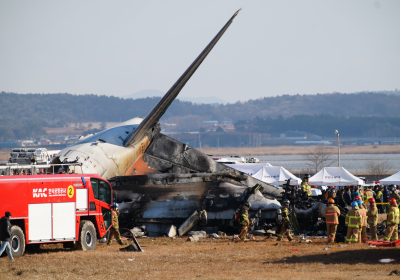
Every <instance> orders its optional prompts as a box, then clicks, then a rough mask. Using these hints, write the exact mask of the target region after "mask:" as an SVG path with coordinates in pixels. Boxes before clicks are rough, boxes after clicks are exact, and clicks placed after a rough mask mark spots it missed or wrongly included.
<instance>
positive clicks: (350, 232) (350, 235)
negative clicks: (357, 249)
mask: <svg viewBox="0 0 400 280" xmlns="http://www.w3.org/2000/svg"><path fill="white" fill-rule="evenodd" d="M351 207H352V209H351V210H350V211H349V212H347V215H346V226H347V236H346V243H356V242H358V230H359V228H361V227H362V221H361V214H360V211H359V208H358V203H357V202H356V201H353V202H352V203H351Z"/></svg>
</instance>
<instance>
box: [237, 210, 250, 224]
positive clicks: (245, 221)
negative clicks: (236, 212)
mask: <svg viewBox="0 0 400 280" xmlns="http://www.w3.org/2000/svg"><path fill="white" fill-rule="evenodd" d="M239 224H240V225H242V226H247V225H248V224H249V216H248V215H247V214H245V213H241V214H240V222H239Z"/></svg>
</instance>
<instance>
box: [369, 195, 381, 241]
mask: <svg viewBox="0 0 400 280" xmlns="http://www.w3.org/2000/svg"><path fill="white" fill-rule="evenodd" d="M368 202H369V210H368V212H367V217H368V220H367V222H368V224H369V231H370V233H371V240H378V236H377V235H376V226H377V224H378V208H377V207H376V204H375V199H374V198H373V197H371V198H370V199H368Z"/></svg>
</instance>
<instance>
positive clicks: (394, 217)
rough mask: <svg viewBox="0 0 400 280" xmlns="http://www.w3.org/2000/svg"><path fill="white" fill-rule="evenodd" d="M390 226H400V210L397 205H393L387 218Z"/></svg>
mask: <svg viewBox="0 0 400 280" xmlns="http://www.w3.org/2000/svg"><path fill="white" fill-rule="evenodd" d="M387 224H388V225H398V224H399V208H398V207H397V205H392V206H390V208H389V214H388V217H387Z"/></svg>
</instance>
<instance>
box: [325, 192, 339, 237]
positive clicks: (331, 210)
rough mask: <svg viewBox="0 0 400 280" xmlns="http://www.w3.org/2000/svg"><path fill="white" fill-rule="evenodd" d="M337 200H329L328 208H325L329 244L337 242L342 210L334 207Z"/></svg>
mask: <svg viewBox="0 0 400 280" xmlns="http://www.w3.org/2000/svg"><path fill="white" fill-rule="evenodd" d="M334 203H335V200H334V199H333V198H329V199H328V206H327V207H326V208H325V217H326V234H327V236H328V243H332V242H334V241H335V235H336V230H337V226H338V224H339V216H340V210H339V208H338V207H337V206H335V205H333V204H334Z"/></svg>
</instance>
